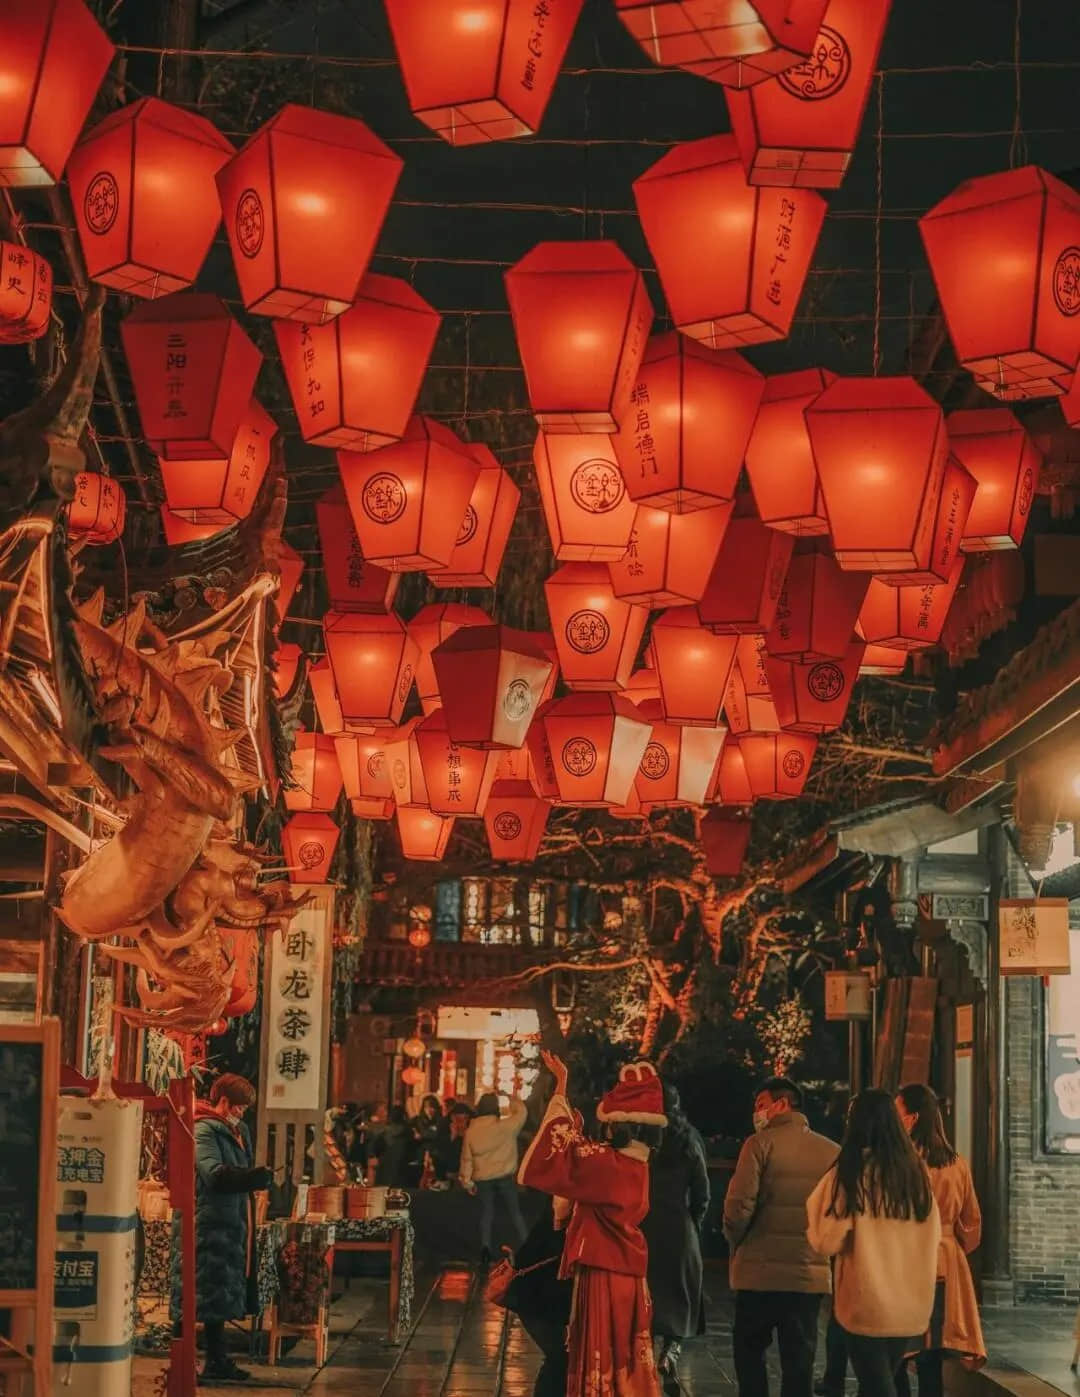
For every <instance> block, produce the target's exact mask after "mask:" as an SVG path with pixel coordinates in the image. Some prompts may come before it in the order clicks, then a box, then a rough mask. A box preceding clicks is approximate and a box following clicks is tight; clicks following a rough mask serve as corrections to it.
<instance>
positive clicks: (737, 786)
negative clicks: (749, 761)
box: [709, 738, 756, 806]
mask: <svg viewBox="0 0 1080 1397" xmlns="http://www.w3.org/2000/svg"><path fill="white" fill-rule="evenodd" d="M755 799H756V796H755V795H754V792H753V790H752V789H751V787H750V778H749V776H747V774H746V761H745V759H744V757H743V754H742V748H741V747H740V746H739V744H738V742H733V741H731V739H730V738H729V739H728V741H726V742H725V743H724V747H723V751H722V752H721V753H720V760H719V761H718V762H717V764H716V771H715V773H714V775H713V784H712V786H711V788H710V790H709V800H710V801H718V802H719V803H720V804H722V805H731V806H736V805H752V804H753V803H754V801H755Z"/></svg>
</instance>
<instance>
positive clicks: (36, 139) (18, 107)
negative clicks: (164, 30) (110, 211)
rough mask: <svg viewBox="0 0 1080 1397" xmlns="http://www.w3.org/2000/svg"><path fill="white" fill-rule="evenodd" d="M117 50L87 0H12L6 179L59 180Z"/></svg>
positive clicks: (0, 112) (0, 137)
mask: <svg viewBox="0 0 1080 1397" xmlns="http://www.w3.org/2000/svg"><path fill="white" fill-rule="evenodd" d="M115 52H116V49H115V48H114V47H113V45H112V43H111V42H110V41H109V39H108V38H107V37H106V35H105V32H104V31H103V30H102V29H101V28H100V27H99V26H98V24H97V22H96V20H95V19H94V17H93V15H92V14H91V13H90V11H89V10H88V9H87V7H86V6H85V5H84V4H83V3H82V0H9V3H8V4H6V5H5V6H4V82H3V87H2V90H0V184H4V185H8V186H11V187H27V186H30V185H46V184H56V183H57V182H58V180H59V179H60V176H61V175H62V174H63V173H64V166H65V165H66V164H67V160H68V156H69V155H70V154H71V148H72V146H73V145H74V144H75V142H76V140H77V139H78V135H79V132H80V131H81V130H82V127H83V122H85V120H86V118H87V115H88V113H89V111H90V108H91V107H92V106H93V103H94V98H95V97H96V96H97V90H98V88H99V87H100V86H101V80H102V78H104V76H105V74H106V72H107V71H108V68H109V64H110V63H111V62H112V59H113V54H114V53H115Z"/></svg>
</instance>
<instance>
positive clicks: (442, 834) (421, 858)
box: [397, 806, 454, 940]
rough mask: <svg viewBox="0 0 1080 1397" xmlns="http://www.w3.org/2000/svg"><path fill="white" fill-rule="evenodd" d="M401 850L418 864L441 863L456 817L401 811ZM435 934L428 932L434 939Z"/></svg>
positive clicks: (398, 817) (399, 820)
mask: <svg viewBox="0 0 1080 1397" xmlns="http://www.w3.org/2000/svg"><path fill="white" fill-rule="evenodd" d="M397 828H398V838H399V839H400V840H401V852H402V855H403V856H404V857H405V858H407V859H413V860H415V861H416V862H418V863H438V862H439V861H440V859H441V858H442V857H443V855H444V854H445V853H446V846H447V845H448V844H449V843H450V836H451V835H452V834H453V832H454V817H453V816H452V815H450V816H441V815H433V814H432V813H431V811H430V810H422V809H411V810H406V809H402V808H401V806H399V807H398V812H397ZM430 937H431V933H430V932H429V933H428V939H429V940H430Z"/></svg>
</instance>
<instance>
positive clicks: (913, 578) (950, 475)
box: [863, 456, 977, 587]
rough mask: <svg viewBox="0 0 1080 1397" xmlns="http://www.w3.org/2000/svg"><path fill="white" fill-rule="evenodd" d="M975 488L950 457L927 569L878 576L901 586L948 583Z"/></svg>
mask: <svg viewBox="0 0 1080 1397" xmlns="http://www.w3.org/2000/svg"><path fill="white" fill-rule="evenodd" d="M976 488H977V486H976V480H975V477H974V476H973V475H972V474H971V472H970V471H967V470H965V469H964V467H963V466H962V465H961V464H960V462H959V461H958V460H957V459H956V457H955V456H950V457H949V458H948V460H947V461H946V462H945V477H944V479H943V481H942V485H941V497H940V499H939V500H938V507H937V513H936V515H935V516H934V541H933V544H932V545H931V548H930V561H929V562H928V564H927V566H926V567H925V568H924V569H923V570H922V571H921V572H919V571H916V572H912V571H907V572H898V573H888V572H881V573H878V574H877V576H878V577H880V578H881V580H882V581H884V582H894V583H895V584H896V585H897V586H898V587H913V586H924V587H932V586H934V585H935V584H936V583H938V582H947V581H948V580H949V576H950V574H951V573H952V567H953V563H954V562H955V561H956V559H957V557H958V556H959V553H960V549H961V547H962V546H963V537H964V531H965V528H966V527H967V520H968V515H969V514H970V513H971V505H972V501H973V500H974V499H975V492H976ZM863 575H864V576H865V574H863Z"/></svg>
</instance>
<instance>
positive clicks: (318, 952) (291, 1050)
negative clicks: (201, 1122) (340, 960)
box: [266, 903, 330, 1111]
mask: <svg viewBox="0 0 1080 1397" xmlns="http://www.w3.org/2000/svg"><path fill="white" fill-rule="evenodd" d="M268 949H269V952H270V977H269V983H268V986H267V990H268V993H267V1028H268V1032H267V1043H268V1047H267V1059H266V1064H267V1075H268V1091H267V1105H268V1106H269V1108H270V1109H271V1110H274V1111H314V1110H317V1109H318V1106H319V1101H320V1088H321V1085H322V1079H323V1077H324V1075H325V1058H324V1054H325V1046H324V1044H325V1038H326V1032H325V1029H326V1023H325V1013H326V1011H325V999H326V972H327V968H328V958H329V955H330V946H329V920H328V917H327V909H326V907H325V906H322V905H319V903H314V904H312V905H311V906H309V907H305V908H304V909H303V910H302V911H301V912H299V913H298V914H297V916H296V917H295V918H294V919H293V921H292V922H291V923H290V925H289V927H288V929H287V930H286V932H285V934H284V936H283V937H282V936H279V935H277V934H275V935H274V936H273V938H272V940H271V942H270V946H269V947H268Z"/></svg>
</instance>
